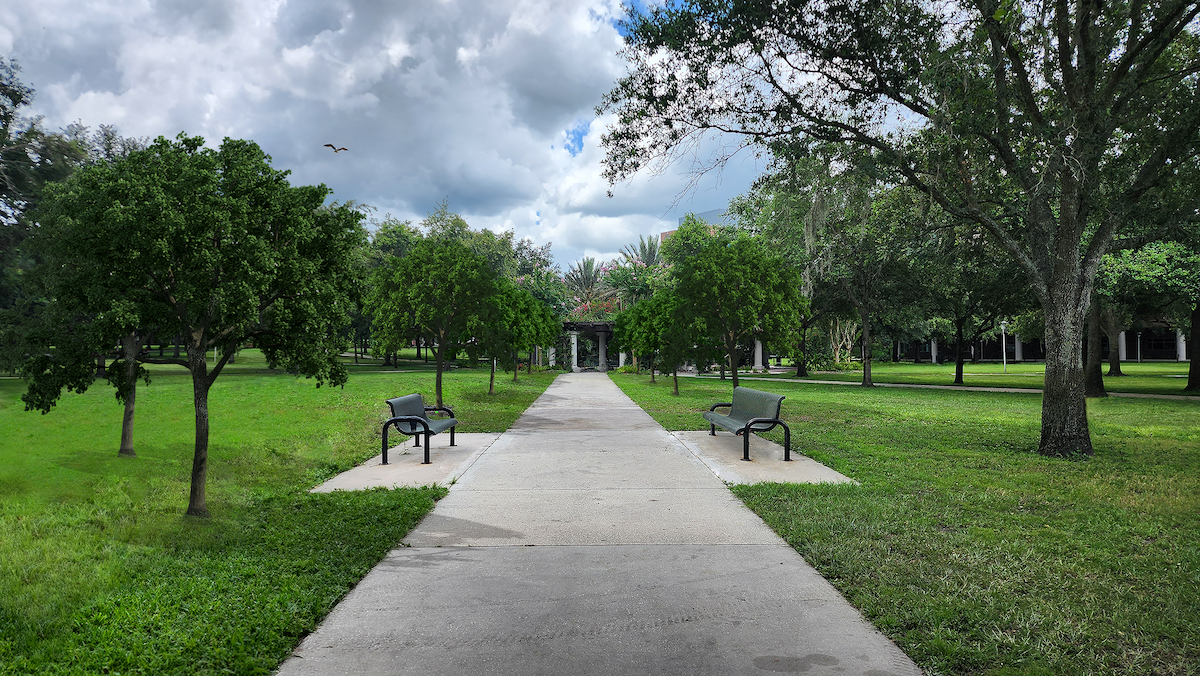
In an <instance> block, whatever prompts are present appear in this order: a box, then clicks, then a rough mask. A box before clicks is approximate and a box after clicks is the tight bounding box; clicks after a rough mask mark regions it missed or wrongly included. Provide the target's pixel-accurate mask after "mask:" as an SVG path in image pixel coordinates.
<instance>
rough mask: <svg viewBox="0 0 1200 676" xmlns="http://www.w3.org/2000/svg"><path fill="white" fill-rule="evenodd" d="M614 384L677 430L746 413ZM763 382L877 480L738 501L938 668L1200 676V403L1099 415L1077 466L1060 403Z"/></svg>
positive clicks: (698, 398) (695, 389)
mask: <svg viewBox="0 0 1200 676" xmlns="http://www.w3.org/2000/svg"><path fill="white" fill-rule="evenodd" d="M611 377H612V379H613V380H614V381H615V382H616V383H617V384H618V385H619V386H620V387H621V388H622V389H623V390H624V391H625V392H626V393H627V394H628V395H629V396H631V397H632V398H633V399H634V400H635V401H637V402H638V404H639V405H641V406H642V407H643V408H644V409H646V411H647V412H649V413H650V414H651V415H652V416H654V418H655V419H656V420H658V421H659V422H660V423H662V424H663V425H664V426H665V427H666V428H667V429H670V430H702V429H707V426H706V425H705V424H704V422H703V420H702V419H701V418H700V412H701V411H705V410H707V409H708V407H709V406H710V405H711V404H712V403H714V402H717V401H729V399H728V397H729V393H730V389H729V388H730V387H731V383H730V382H729V381H725V382H721V381H719V380H698V379H693V378H687V379H684V378H681V379H680V395H681V396H679V397H675V396H672V395H671V385H670V379H669V378H661V379H659V381H658V383H657V384H655V385H651V384H650V383H649V379H648V377H646V376H644V375H640V376H639V375H622V374H614V375H612V376H611ZM747 384H748V385H750V386H751V387H755V388H759V389H767V390H770V391H774V392H779V393H782V394H786V395H787V399H786V400H785V401H784V407H783V417H784V419H785V420H788V421H789V423H790V424H791V425H792V432H793V434H792V440H793V445H794V449H793V450H797V449H798V450H800V451H801V452H803V453H805V454H807V455H809V456H811V457H813V458H815V459H817V460H819V461H821V462H823V463H825V464H826V465H829V466H830V467H833V468H834V469H836V470H838V471H840V472H842V473H843V474H846V475H848V476H851V477H853V478H855V479H857V480H858V481H860V482H862V485H861V486H845V485H841V486H832V485H830V486H820V485H796V484H766V483H765V484H757V485H753V486H738V487H735V488H734V491H735V493H736V494H737V495H738V496H739V497H740V498H741V499H742V500H743V501H745V503H746V504H747V505H749V506H750V508H751V509H753V510H755V511H756V512H757V513H758V514H759V515H760V516H762V517H763V519H764V520H765V521H766V522H767V523H768V524H769V525H770V526H771V527H772V528H774V529H775V531H776V532H778V533H779V534H780V535H781V536H782V537H783V538H784V539H785V540H787V542H788V543H789V544H791V545H792V546H793V547H795V548H796V550H797V551H799V552H800V553H801V554H802V555H803V556H804V557H805V559H806V560H807V561H808V562H809V563H810V564H812V565H813V566H815V567H816V568H817V570H819V571H820V572H821V573H822V574H823V575H824V576H825V577H826V578H827V579H829V580H830V582H832V583H833V584H834V586H836V587H837V588H838V589H839V590H841V592H842V593H843V594H844V595H845V596H846V598H848V599H849V600H850V602H851V603H853V604H854V605H855V606H856V607H857V608H859V609H860V610H862V612H863V613H864V614H865V615H866V616H867V617H868V618H869V619H870V620H871V621H872V622H874V623H875V625H876V626H878V627H879V628H880V629H881V630H882V631H883V632H884V633H886V634H887V635H888V636H890V637H892V638H893V639H894V640H895V641H896V642H897V643H898V644H899V645H900V646H901V647H902V648H903V649H904V650H905V652H907V653H908V654H909V655H910V656H911V657H912V658H913V659H914V660H916V662H917V663H918V664H919V665H920V666H921V667H922V668H923V669H925V670H926V671H927V673H930V674H1063V675H1072V676H1074V675H1075V674H1130V675H1133V674H1138V675H1141V674H1197V673H1200V401H1197V402H1191V401H1172V400H1146V399H1112V398H1110V399H1101V400H1089V416H1090V420H1091V430H1092V440H1093V443H1094V444H1095V448H1096V457H1095V458H1094V459H1092V460H1090V461H1086V462H1070V461H1062V460H1051V459H1046V458H1042V457H1040V456H1038V455H1037V454H1036V452H1035V451H1036V448H1037V435H1038V427H1039V415H1040V408H1041V397H1040V395H1028V394H1001V393H988V392H979V393H975V392H963V391H945V390H908V389H894V388H886V389H885V388H875V389H862V388H853V387H830V386H827V385H806V384H802V383H788V382H786V381H784V380H781V381H779V382H764V381H754V382H752V383H747ZM767 436H771V435H767ZM777 440H778V441H782V434H781V433H780V434H779V435H778V439H777Z"/></svg>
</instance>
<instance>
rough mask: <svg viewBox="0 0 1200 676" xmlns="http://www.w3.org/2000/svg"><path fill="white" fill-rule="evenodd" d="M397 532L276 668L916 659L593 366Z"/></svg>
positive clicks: (741, 666) (538, 406)
mask: <svg viewBox="0 0 1200 676" xmlns="http://www.w3.org/2000/svg"><path fill="white" fill-rule="evenodd" d="M763 461H764V462H771V460H767V459H764V460H763ZM405 542H406V543H407V544H408V545H410V547H406V548H400V549H396V550H394V551H393V552H391V553H390V554H388V556H387V557H386V558H385V559H384V560H383V561H382V562H381V563H380V564H379V565H378V566H376V568H375V569H373V570H372V571H371V572H370V573H369V574H368V575H367V576H366V577H365V578H364V579H363V580H362V582H361V583H359V585H358V586H357V587H356V588H355V589H354V590H353V591H352V592H351V593H350V594H349V595H348V596H347V597H346V598H345V599H344V600H343V601H342V602H341V603H340V604H339V605H338V606H337V607H336V608H335V609H334V610H333V612H332V613H330V615H329V617H328V618H326V620H325V622H324V623H323V624H322V625H321V626H320V627H319V628H318V629H317V631H315V632H314V633H313V634H311V635H310V636H309V637H308V638H307V639H305V640H304V642H303V643H302V644H301V645H300V647H299V648H298V649H297V651H296V653H295V655H294V656H293V657H292V658H290V659H289V660H288V661H287V662H285V663H284V665H283V667H282V668H281V669H280V672H279V673H280V674H283V675H285V676H299V675H302V674H304V675H306V674H514V675H515V674H521V675H525V674H722V675H725V674H769V673H808V674H814V675H816V674H846V675H853V674H861V675H864V676H866V675H871V676H884V675H887V674H897V675H898V674H919V673H920V671H919V670H918V669H917V668H916V666H915V665H914V664H913V663H912V662H911V661H910V660H909V659H908V658H907V657H906V656H905V655H904V654H903V653H902V652H901V651H900V650H899V649H898V648H897V647H896V646H895V645H894V644H893V643H892V642H891V641H889V640H888V639H887V638H885V637H884V636H883V635H882V634H880V633H879V632H878V631H876V630H875V629H874V628H873V627H872V626H871V625H870V624H868V623H867V622H865V621H864V620H863V619H862V617H861V616H860V615H859V613H858V612H857V611H855V610H854V609H853V608H852V607H851V606H850V605H849V604H848V603H847V602H846V601H845V600H844V599H843V598H842V597H841V596H840V595H839V594H838V593H837V592H836V591H835V590H834V589H833V588H832V587H831V586H830V585H829V584H828V583H827V582H826V581H825V580H824V579H823V578H821V576H820V575H818V574H817V573H816V572H815V571H814V570H813V569H812V568H811V567H809V566H808V564H806V563H805V562H804V560H803V559H802V558H801V557H800V556H799V555H797V554H796V552H795V551H794V550H792V549H791V548H790V547H788V546H787V545H786V544H784V542H783V541H782V540H780V539H779V537H778V536H776V535H775V534H774V533H773V532H772V531H771V530H770V529H768V528H767V527H766V526H765V525H764V524H763V523H762V521H761V520H760V519H759V518H758V517H757V516H756V515H754V513H752V512H751V511H750V510H749V509H747V508H746V507H745V506H743V505H742V504H741V502H740V501H738V500H737V499H736V498H735V497H734V496H733V495H732V494H731V493H730V492H729V490H728V489H727V488H726V487H725V485H724V484H723V483H722V482H721V480H720V479H718V478H717V477H716V476H715V475H714V474H713V473H712V472H711V471H710V470H709V469H708V468H707V467H706V466H705V465H704V463H702V462H701V461H700V460H699V459H697V458H696V457H695V456H694V455H692V454H691V453H689V452H688V450H687V449H686V448H685V447H684V446H683V444H682V443H681V442H680V441H679V440H678V439H676V438H675V437H674V436H672V435H671V434H669V433H667V432H666V431H665V430H663V428H662V427H661V426H660V425H658V423H656V422H655V421H654V420H653V419H652V418H650V416H649V415H647V414H646V413H645V412H644V411H642V410H641V409H640V408H638V407H637V405H635V404H634V403H633V401H631V400H630V399H629V398H628V397H626V396H625V395H624V394H623V393H622V392H621V391H620V390H619V389H618V388H617V387H616V385H614V384H613V383H612V381H610V380H609V379H608V378H607V377H606V376H605V375H604V374H597V373H579V374H568V375H564V376H560V377H559V378H558V379H557V380H556V381H555V382H554V384H552V385H551V386H550V388H549V389H547V390H546V392H545V393H544V394H543V395H542V396H541V397H540V398H539V399H538V400H537V401H536V402H535V403H534V404H533V405H532V406H531V407H530V408H529V409H528V410H527V411H526V412H525V414H524V415H523V416H522V417H521V418H520V419H519V420H518V421H517V422H516V424H515V425H514V426H513V427H512V429H510V430H509V431H508V432H506V433H504V434H503V435H501V437H500V438H499V439H497V440H496V441H495V442H494V443H493V444H492V445H491V446H490V447H489V448H488V449H487V450H486V451H485V452H483V453H482V454H481V455H480V456H479V457H478V459H477V460H475V462H474V463H473V464H472V465H471V467H470V468H469V469H468V470H466V472H465V473H463V475H462V477H461V478H460V479H459V481H458V482H457V483H456V484H455V485H454V486H453V487H452V489H451V491H450V494H449V495H448V496H447V497H446V498H445V499H443V500H442V501H441V502H439V503H438V505H437V507H436V508H435V509H434V510H433V511H432V512H431V513H430V514H429V516H427V517H426V518H425V520H424V521H423V522H422V523H421V524H420V525H419V526H418V527H417V528H416V529H415V530H413V532H412V533H410V534H409V536H408V538H406V540H405Z"/></svg>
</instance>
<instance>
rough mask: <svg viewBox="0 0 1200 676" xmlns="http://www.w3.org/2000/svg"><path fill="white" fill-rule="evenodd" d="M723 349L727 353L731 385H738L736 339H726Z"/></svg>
mask: <svg viewBox="0 0 1200 676" xmlns="http://www.w3.org/2000/svg"><path fill="white" fill-rule="evenodd" d="M725 349H726V351H727V353H728V354H729V371H730V373H732V374H733V386H734V387H737V386H738V351H737V340H726V341H725Z"/></svg>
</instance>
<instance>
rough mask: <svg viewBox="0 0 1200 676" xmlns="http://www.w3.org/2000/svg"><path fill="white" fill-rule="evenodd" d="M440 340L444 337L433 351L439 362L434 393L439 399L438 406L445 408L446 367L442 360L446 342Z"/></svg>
mask: <svg viewBox="0 0 1200 676" xmlns="http://www.w3.org/2000/svg"><path fill="white" fill-rule="evenodd" d="M440 338H442V337H440V336H439V340H438V342H437V347H435V348H434V350H433V354H434V357H435V361H436V362H437V376H436V377H435V379H434V383H435V384H434V392H435V396H436V397H437V405H438V406H443V405H444V404H442V368H443V367H444V365H445V360H444V359H442V352H443V351H444V350H445V349H446V341H445V340H441V339H440Z"/></svg>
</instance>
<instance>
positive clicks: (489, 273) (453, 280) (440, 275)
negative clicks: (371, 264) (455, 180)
mask: <svg viewBox="0 0 1200 676" xmlns="http://www.w3.org/2000/svg"><path fill="white" fill-rule="evenodd" d="M374 281H375V283H374V286H375V289H374V295H373V297H372V298H371V300H370V305H371V307H372V308H373V309H374V311H375V322H374V323H375V330H376V337H377V339H378V341H379V344H380V346H381V347H382V348H383V349H385V350H396V349H399V348H400V347H401V346H403V345H405V344H407V343H408V341H410V340H412V339H414V338H419V337H425V338H428V339H432V341H433V342H434V344H435V345H436V346H437V351H436V355H437V386H436V400H437V404H438V405H439V406H441V405H442V372H443V370H444V368H445V361H446V358H447V356H448V354H450V353H452V352H455V351H457V350H459V349H461V348H462V347H463V346H465V345H466V344H467V342H468V340H470V339H471V338H472V337H473V335H472V329H474V328H475V327H476V326H477V323H478V321H479V318H481V317H485V316H487V315H488V314H489V312H490V311H491V307H492V306H491V301H492V299H493V298H494V297H495V296H496V294H497V290H498V288H499V281H498V275H497V273H496V271H495V269H494V268H493V267H492V266H491V265H489V264H488V262H487V261H486V260H485V259H484V258H483V257H482V256H480V255H478V254H476V253H475V252H474V251H472V250H471V249H470V248H469V247H468V246H467V245H466V244H465V243H463V242H462V241H459V240H457V239H440V240H439V239H434V238H425V239H421V240H419V241H418V242H416V243H415V244H414V245H413V246H412V248H411V249H410V250H409V253H408V255H407V256H405V257H404V258H393V259H392V260H390V261H389V262H388V263H387V264H386V265H385V266H383V267H381V268H379V270H377V271H376V274H375V280H374ZM447 350H450V351H451V352H447Z"/></svg>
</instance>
